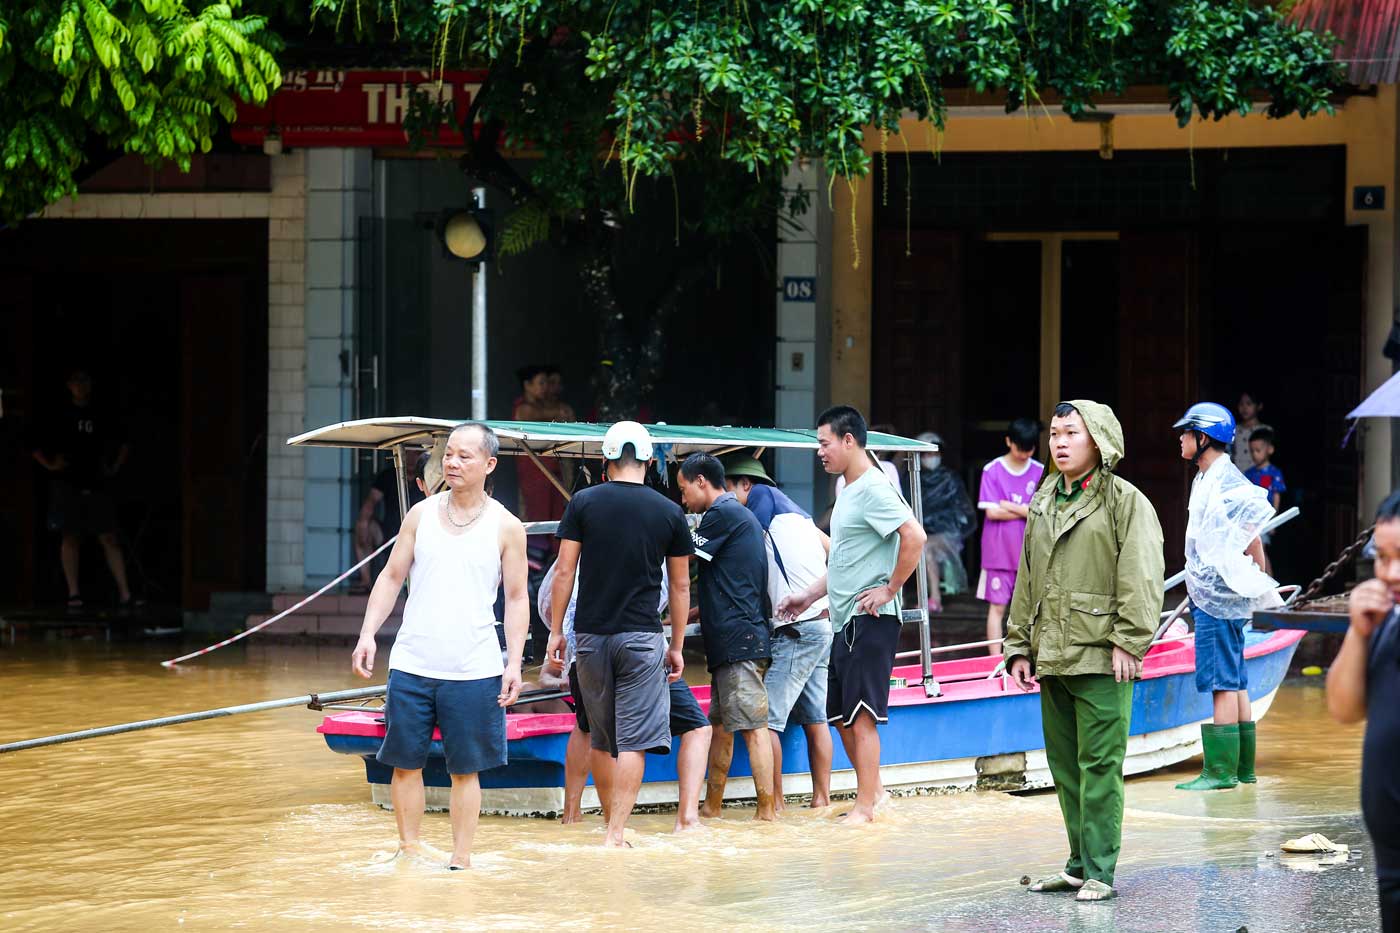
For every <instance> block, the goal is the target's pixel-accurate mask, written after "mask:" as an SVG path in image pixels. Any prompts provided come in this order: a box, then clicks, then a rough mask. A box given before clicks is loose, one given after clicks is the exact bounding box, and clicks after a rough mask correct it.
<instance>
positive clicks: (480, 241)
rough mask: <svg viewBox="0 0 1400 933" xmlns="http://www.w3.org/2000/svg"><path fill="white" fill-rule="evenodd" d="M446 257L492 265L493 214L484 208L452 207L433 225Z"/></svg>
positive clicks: (442, 212) (445, 210)
mask: <svg viewBox="0 0 1400 933" xmlns="http://www.w3.org/2000/svg"><path fill="white" fill-rule="evenodd" d="M434 229H435V231H436V233H437V238H438V242H440V243H441V244H442V254H443V256H445V257H447V256H451V257H454V258H456V259H462V260H465V261H466V262H470V263H481V262H489V261H490V260H491V258H492V257H491V252H492V246H493V243H492V238H491V224H490V214H489V212H488V211H486V209H485V208H483V207H449V208H445V209H444V210H442V211H439V212H438V215H437V220H436V222H435V224H434Z"/></svg>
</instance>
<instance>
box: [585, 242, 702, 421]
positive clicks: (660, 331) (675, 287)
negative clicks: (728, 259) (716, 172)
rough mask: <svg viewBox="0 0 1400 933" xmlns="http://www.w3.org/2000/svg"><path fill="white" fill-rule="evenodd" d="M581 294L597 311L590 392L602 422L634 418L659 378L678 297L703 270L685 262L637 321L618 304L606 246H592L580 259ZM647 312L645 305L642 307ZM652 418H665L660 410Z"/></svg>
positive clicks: (678, 301)
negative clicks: (595, 359) (594, 369)
mask: <svg viewBox="0 0 1400 933" xmlns="http://www.w3.org/2000/svg"><path fill="white" fill-rule="evenodd" d="M581 265H582V280H583V292H584V294H585V295H586V296H587V297H588V302H589V304H590V305H591V306H592V307H593V310H594V313H596V314H597V315H598V352H599V356H598V362H599V365H598V370H597V373H596V375H595V377H594V391H595V395H596V399H597V406H598V419H599V420H600V421H605V422H609V421H621V420H624V419H638V418H639V417H640V412H641V407H642V403H643V401H644V400H645V399H647V398H649V397H650V396H651V394H652V392H653V390H654V389H655V388H656V384H657V382H659V381H660V379H661V376H662V367H663V363H664V360H665V353H666V329H667V325H668V324H669V322H670V320H671V318H672V316H673V315H674V313H675V311H676V309H677V307H678V306H679V305H680V301H681V296H682V295H684V294H685V292H686V290H687V289H688V288H689V287H690V286H691V285H693V284H694V283H695V282H697V281H698V280H699V279H700V278H701V276H702V275H703V272H704V265H703V263H701V262H689V263H686V265H685V266H684V267H682V269H681V270H680V271H679V272H678V273H677V274H676V276H675V277H674V280H673V281H672V283H671V284H670V285H669V286H668V287H667V289H666V291H665V292H663V293H662V295H661V297H660V298H659V299H658V300H657V301H656V302H655V304H654V305H653V306H652V308H651V312H650V313H642V314H641V315H638V316H639V317H640V318H641V321H640V322H636V321H634V319H633V316H632V315H629V314H628V313H627V311H626V310H625V309H624V308H623V307H622V304H621V302H620V301H618V298H617V290H616V287H615V285H614V282H613V275H614V273H615V271H616V270H615V269H614V265H613V257H612V253H611V251H610V250H608V249H606V248H602V249H599V248H590V249H589V250H588V251H587V252H586V254H585V257H584V259H583V261H582V263H581ZM643 310H644V312H645V309H643ZM651 414H652V416H653V417H659V418H662V419H665V414H664V413H663V412H656V411H653V412H652V413H651Z"/></svg>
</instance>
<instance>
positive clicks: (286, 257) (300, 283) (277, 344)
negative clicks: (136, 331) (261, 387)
mask: <svg viewBox="0 0 1400 933" xmlns="http://www.w3.org/2000/svg"><path fill="white" fill-rule="evenodd" d="M268 205H269V206H268V221H267V225H268V226H267V264H268V301H267V317H268V324H267V328H268V329H267V348H268V349H267V352H268V365H267V589H268V592H283V591H287V590H296V589H300V588H301V587H302V585H303V584H304V583H305V576H306V575H305V571H304V567H305V561H306V557H305V549H304V542H305V525H304V522H305V506H304V503H305V493H306V490H305V486H304V483H305V469H304V468H305V465H306V454H305V453H304V452H303V451H301V450H295V449H292V448H289V447H287V446H286V441H287V438H289V437H292V436H294V435H297V434H300V433H301V432H302V431H304V430H306V154H305V152H304V151H298V152H293V153H288V154H286V155H280V156H276V157H274V158H273V159H272V194H271V197H270V198H269V201H268Z"/></svg>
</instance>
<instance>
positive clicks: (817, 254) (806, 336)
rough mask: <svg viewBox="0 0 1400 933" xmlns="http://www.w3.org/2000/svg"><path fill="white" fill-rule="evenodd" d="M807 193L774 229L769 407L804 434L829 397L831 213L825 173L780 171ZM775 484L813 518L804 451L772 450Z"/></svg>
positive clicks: (809, 466) (813, 488) (817, 479)
mask: <svg viewBox="0 0 1400 933" xmlns="http://www.w3.org/2000/svg"><path fill="white" fill-rule="evenodd" d="M799 188H800V189H801V190H802V191H805V192H807V194H808V197H809V200H808V203H807V207H806V210H805V211H804V212H802V213H801V214H800V215H798V216H791V215H785V216H784V217H782V218H780V219H779V223H778V268H777V277H778V299H777V304H778V308H777V313H778V324H777V344H776V353H777V359H776V361H775V366H774V370H773V371H774V373H775V379H774V389H775V392H776V394H777V397H776V399H775V404H774V406H773V408H774V411H775V412H776V421H777V426H778V427H784V428H810V427H811V426H812V425H813V423H814V422H815V420H816V417H817V415H818V414H819V413H820V412H821V410H822V409H823V408H825V407H826V405H827V402H828V400H829V398H830V395H831V380H830V365H829V360H830V357H831V350H830V345H831V299H830V291H831V288H830V286H831V269H830V262H831V260H830V257H831V211H830V209H828V207H827V204H826V184H825V172H824V171H823V170H822V168H821V166H820V165H819V164H815V163H807V164H806V165H805V166H803V165H795V166H793V167H791V168H789V169H788V172H787V174H786V175H785V176H784V178H783V190H784V192H785V193H786V194H787V195H788V196H789V197H790V196H791V195H792V194H793V193H795V192H796V191H797V190H798V189H799ZM774 460H775V471H776V475H775V477H774V478H775V479H776V480H777V481H778V482H779V483H780V484H781V485H782V487H783V489H784V490H785V491H786V492H787V494H788V495H789V496H791V497H792V499H793V501H795V502H797V503H798V504H799V505H801V506H802V507H803V508H805V509H808V510H809V511H812V512H813V513H814V514H815V513H816V511H817V510H818V509H820V508H825V506H826V501H827V496H828V492H827V484H826V482H825V475H824V474H823V473H822V472H821V469H820V467H819V466H818V464H817V462H816V458H815V457H814V456H813V455H812V452H811V451H809V450H778V451H776V452H775V454H774Z"/></svg>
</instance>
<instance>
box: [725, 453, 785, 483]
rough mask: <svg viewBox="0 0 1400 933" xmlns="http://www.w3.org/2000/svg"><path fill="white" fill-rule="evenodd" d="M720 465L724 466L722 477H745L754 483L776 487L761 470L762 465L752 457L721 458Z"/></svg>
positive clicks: (771, 478)
mask: <svg viewBox="0 0 1400 933" xmlns="http://www.w3.org/2000/svg"><path fill="white" fill-rule="evenodd" d="M720 463H722V464H724V475H725V476H730V477H739V476H747V477H748V478H749V479H751V480H753V481H754V482H755V483H762V484H763V485H765V486H776V485H778V484H777V483H775V482H773V477H771V476H769V475H768V471H767V470H765V469H763V464H761V463H759V462H758V460H756V459H755V458H753V457H745V456H737V455H735V456H729V457H723V458H721V460H720Z"/></svg>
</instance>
